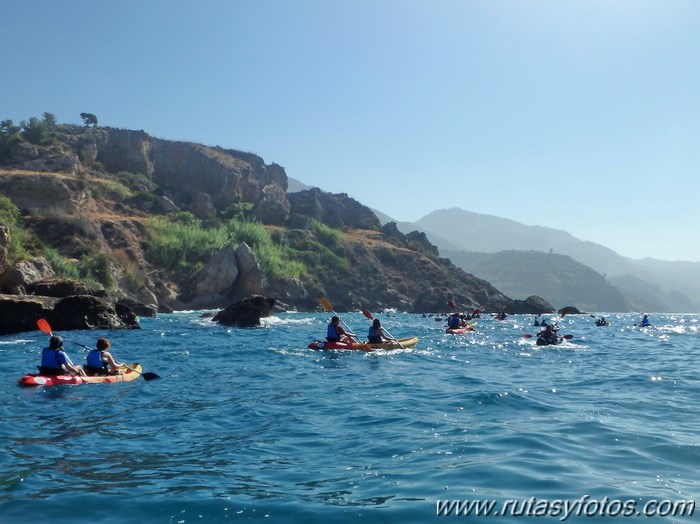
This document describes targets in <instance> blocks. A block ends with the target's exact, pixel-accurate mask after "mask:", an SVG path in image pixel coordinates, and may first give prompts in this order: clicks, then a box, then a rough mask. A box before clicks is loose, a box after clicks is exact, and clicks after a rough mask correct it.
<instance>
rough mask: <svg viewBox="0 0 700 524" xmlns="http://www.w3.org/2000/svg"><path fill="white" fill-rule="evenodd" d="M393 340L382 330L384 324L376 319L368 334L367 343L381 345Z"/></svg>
mask: <svg viewBox="0 0 700 524" xmlns="http://www.w3.org/2000/svg"><path fill="white" fill-rule="evenodd" d="M392 340H393V339H392V338H391V337H390V336H389V335H387V333H386V331H384V329H382V323H381V322H380V321H379V319H378V318H375V319H374V321H373V322H372V325H371V326H370V327H369V331H368V332H367V341H368V342H369V343H370V344H381V343H383V342H391V341H392Z"/></svg>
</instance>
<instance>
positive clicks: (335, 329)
mask: <svg viewBox="0 0 700 524" xmlns="http://www.w3.org/2000/svg"><path fill="white" fill-rule="evenodd" d="M351 334H353V335H354V333H346V332H345V330H344V329H343V327H342V326H341V325H340V317H337V316H334V317H332V318H331V321H330V324H328V332H327V333H326V340H327V341H328V342H347V343H350V342H352V338H351V337H350V335H351Z"/></svg>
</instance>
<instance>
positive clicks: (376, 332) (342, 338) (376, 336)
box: [326, 315, 396, 344]
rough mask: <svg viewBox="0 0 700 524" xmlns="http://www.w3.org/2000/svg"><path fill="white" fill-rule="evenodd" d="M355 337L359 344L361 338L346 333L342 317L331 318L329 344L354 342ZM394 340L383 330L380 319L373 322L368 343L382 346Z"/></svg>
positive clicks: (327, 338) (327, 337)
mask: <svg viewBox="0 0 700 524" xmlns="http://www.w3.org/2000/svg"><path fill="white" fill-rule="evenodd" d="M353 337H354V338H355V339H356V340H357V341H358V342H359V340H360V339H359V338H358V337H357V335H356V334H355V333H348V332H347V331H345V329H344V328H343V326H341V325H340V317H339V316H337V315H334V316H333V317H331V321H330V322H329V323H328V330H327V332H326V340H327V341H328V342H345V343H348V344H349V343H351V342H353ZM393 340H396V339H394V338H393V337H390V336H389V335H388V334H387V332H386V331H384V328H382V323H381V321H380V320H379V319H378V318H375V319H374V320H372V325H371V326H370V327H369V330H368V331H367V342H369V343H370V344H382V343H384V342H391V341H393Z"/></svg>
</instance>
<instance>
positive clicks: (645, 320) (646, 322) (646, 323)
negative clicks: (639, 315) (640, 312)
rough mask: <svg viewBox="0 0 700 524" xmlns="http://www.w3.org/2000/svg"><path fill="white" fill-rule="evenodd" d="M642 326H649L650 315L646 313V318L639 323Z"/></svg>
mask: <svg viewBox="0 0 700 524" xmlns="http://www.w3.org/2000/svg"><path fill="white" fill-rule="evenodd" d="M639 325H640V326H649V325H650V324H649V315H644V318H643V319H642V321H641V322H640V323H639Z"/></svg>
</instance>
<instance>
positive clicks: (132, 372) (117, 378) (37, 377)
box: [17, 363, 142, 386]
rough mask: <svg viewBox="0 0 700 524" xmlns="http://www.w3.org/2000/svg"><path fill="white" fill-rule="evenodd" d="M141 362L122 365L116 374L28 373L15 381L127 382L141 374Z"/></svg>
mask: <svg viewBox="0 0 700 524" xmlns="http://www.w3.org/2000/svg"><path fill="white" fill-rule="evenodd" d="M141 375H142V373H141V364H138V363H137V364H131V365H130V366H129V367H124V368H123V369H121V370H120V373H119V374H118V375H95V376H90V377H81V376H79V375H76V376H73V375H41V374H39V373H29V374H27V375H24V376H23V377H21V378H20V379H19V380H18V381H17V382H18V383H19V385H20V386H64V385H74V386H78V385H81V384H102V383H105V382H129V381H131V380H135V379H137V378H138V377H139V376H141Z"/></svg>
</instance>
